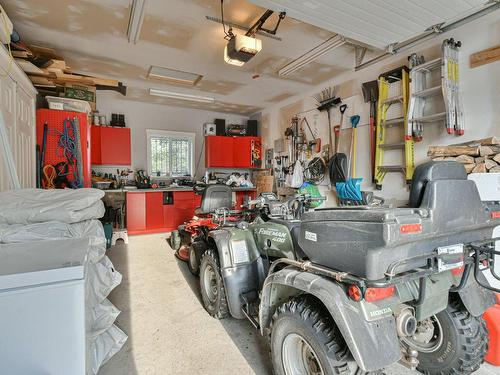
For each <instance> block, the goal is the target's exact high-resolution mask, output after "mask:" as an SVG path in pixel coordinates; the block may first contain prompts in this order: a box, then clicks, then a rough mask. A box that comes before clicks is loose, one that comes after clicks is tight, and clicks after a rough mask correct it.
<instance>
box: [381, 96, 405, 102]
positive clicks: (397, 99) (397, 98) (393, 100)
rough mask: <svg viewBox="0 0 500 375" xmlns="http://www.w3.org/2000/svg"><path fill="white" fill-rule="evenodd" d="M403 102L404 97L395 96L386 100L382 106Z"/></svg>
mask: <svg viewBox="0 0 500 375" xmlns="http://www.w3.org/2000/svg"><path fill="white" fill-rule="evenodd" d="M402 100H403V95H398V96H393V97H392V98H387V99H385V100H384V101H383V102H382V104H393V103H397V102H400V101H402Z"/></svg>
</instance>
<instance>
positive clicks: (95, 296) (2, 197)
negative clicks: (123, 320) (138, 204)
mask: <svg viewBox="0 0 500 375" xmlns="http://www.w3.org/2000/svg"><path fill="white" fill-rule="evenodd" d="M103 195H104V193H103V192H102V191H100V190H96V189H78V190H37V189H24V190H13V191H8V192H2V193H0V243H27V242H38V241H49V240H60V241H65V240H69V239H75V238H87V239H88V252H87V259H88V266H87V267H86V269H87V275H86V277H85V280H86V310H87V311H86V319H87V345H86V347H87V374H89V375H90V374H97V372H98V370H99V368H100V367H101V366H102V365H103V364H104V363H106V362H107V361H108V360H109V359H110V358H111V357H112V356H113V355H114V354H116V353H117V352H118V351H119V350H120V349H121V348H122V346H123V345H124V343H125V342H126V340H127V335H126V334H125V333H124V332H123V331H121V330H120V329H119V328H118V327H117V326H116V325H114V321H115V320H116V318H117V316H118V315H119V314H120V310H118V309H117V308H116V307H115V306H114V305H113V304H112V303H111V302H110V301H109V300H108V299H107V296H108V295H109V293H110V292H111V291H112V290H113V289H114V288H115V287H116V286H118V285H119V284H120V283H121V280H122V275H121V274H120V273H119V272H118V271H116V270H115V268H114V266H113V264H112V263H111V261H110V260H109V258H108V257H107V256H105V253H106V239H105V237H104V230H103V227H102V224H101V222H100V221H99V220H98V219H99V218H100V217H102V215H103V214H104V205H103V203H102V201H101V198H102V197H103Z"/></svg>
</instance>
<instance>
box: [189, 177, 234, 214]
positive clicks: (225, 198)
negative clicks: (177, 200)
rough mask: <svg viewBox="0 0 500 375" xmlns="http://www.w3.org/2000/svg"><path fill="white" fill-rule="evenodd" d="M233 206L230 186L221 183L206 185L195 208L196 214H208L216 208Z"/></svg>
mask: <svg viewBox="0 0 500 375" xmlns="http://www.w3.org/2000/svg"><path fill="white" fill-rule="evenodd" d="M232 207H233V192H232V191H231V187H229V186H227V185H222V184H216V185H208V186H207V187H206V188H205V189H204V190H203V195H202V197H201V206H200V207H197V208H196V209H195V214H196V215H208V214H210V213H213V212H214V211H215V210H216V209H218V208H228V209H231V208H232Z"/></svg>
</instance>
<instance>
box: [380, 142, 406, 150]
mask: <svg viewBox="0 0 500 375" xmlns="http://www.w3.org/2000/svg"><path fill="white" fill-rule="evenodd" d="M378 146H379V147H380V148H383V149H384V150H395V149H398V148H404V147H405V143H404V142H396V143H382V144H379V145H378Z"/></svg>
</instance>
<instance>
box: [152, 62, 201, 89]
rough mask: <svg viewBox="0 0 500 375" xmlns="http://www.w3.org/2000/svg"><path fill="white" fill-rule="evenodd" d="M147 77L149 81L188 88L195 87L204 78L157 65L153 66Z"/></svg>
mask: <svg viewBox="0 0 500 375" xmlns="http://www.w3.org/2000/svg"><path fill="white" fill-rule="evenodd" d="M147 77H148V78H149V79H158V80H162V81H166V82H168V83H174V84H179V85H186V86H195V85H196V84H197V83H198V82H200V80H201V79H202V78H203V76H202V75H201V74H196V73H189V72H183V71H182V70H176V69H170V68H164V67H162V66H156V65H151V67H150V68H149V71H148V75H147Z"/></svg>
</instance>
